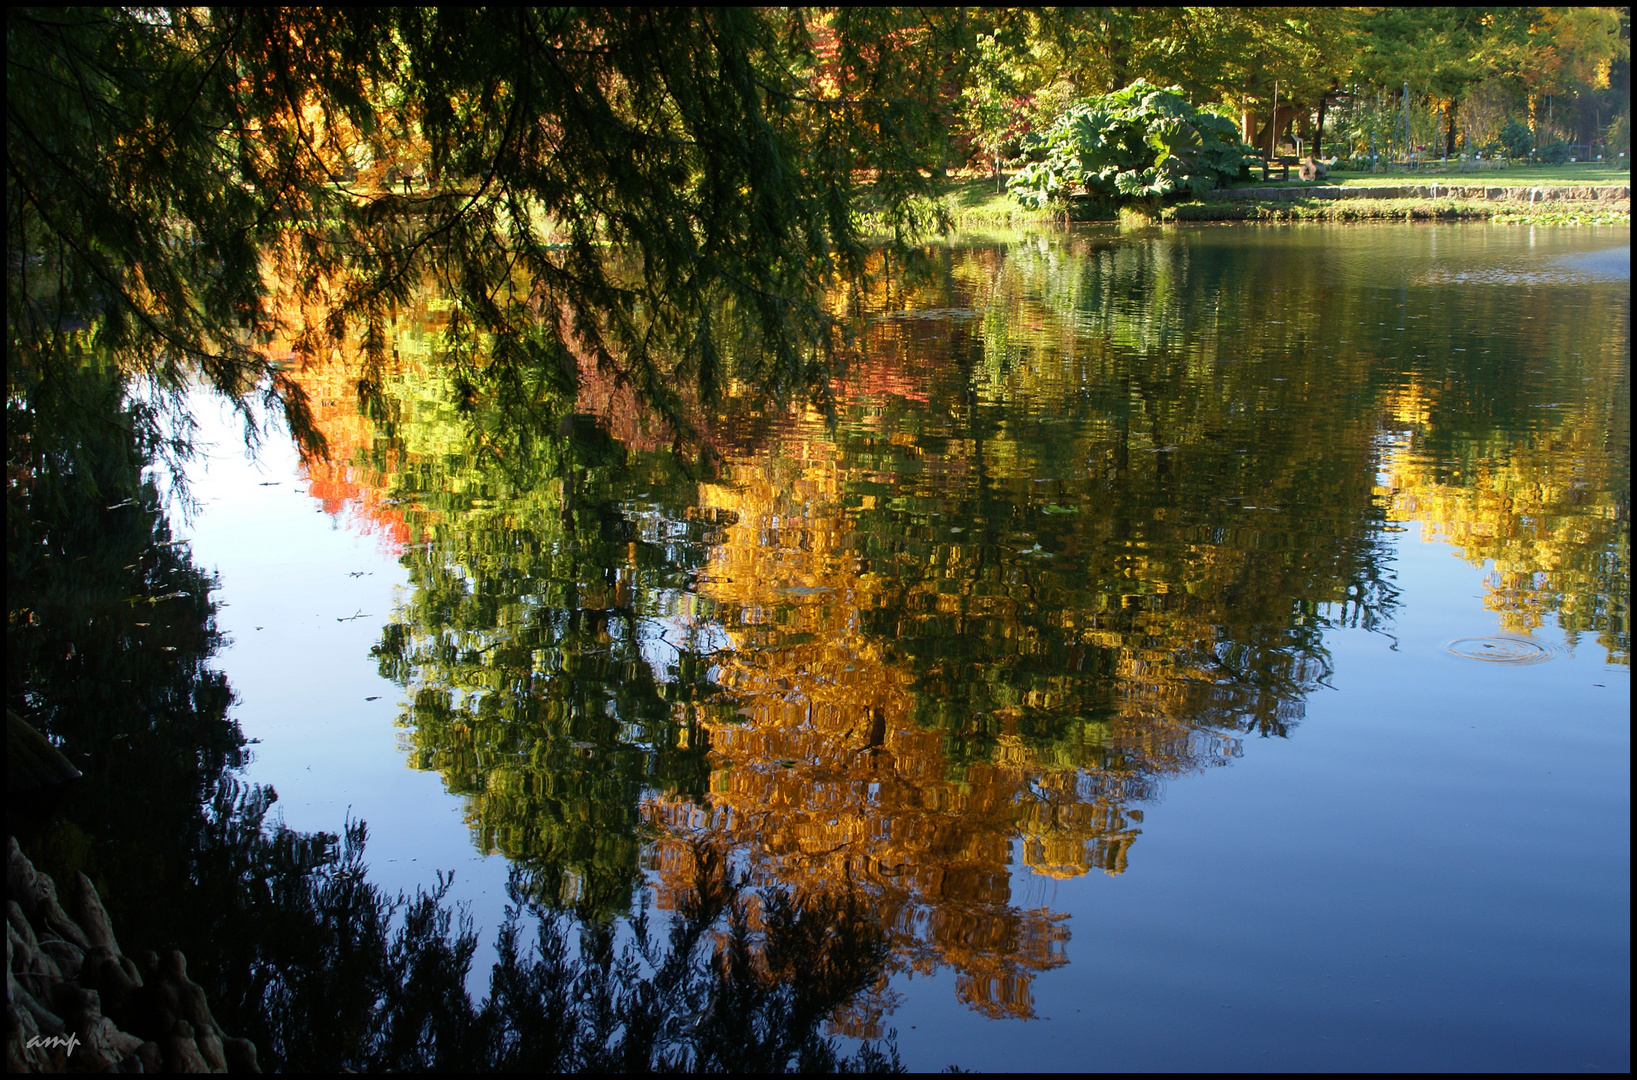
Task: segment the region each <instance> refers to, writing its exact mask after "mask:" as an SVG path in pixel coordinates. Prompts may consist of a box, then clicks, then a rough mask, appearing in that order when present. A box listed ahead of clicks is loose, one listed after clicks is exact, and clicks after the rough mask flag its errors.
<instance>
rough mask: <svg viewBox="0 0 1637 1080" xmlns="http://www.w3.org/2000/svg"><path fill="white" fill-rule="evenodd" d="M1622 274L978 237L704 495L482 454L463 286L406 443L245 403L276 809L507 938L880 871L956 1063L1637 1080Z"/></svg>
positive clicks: (717, 447)
mask: <svg viewBox="0 0 1637 1080" xmlns="http://www.w3.org/2000/svg"><path fill="white" fill-rule="evenodd" d="M1629 245H1630V235H1629V230H1625V229H1611V228H1581V229H1574V228H1564V229H1544V228H1519V227H1500V226H1488V225H1415V226H1411V225H1368V226H1366V225H1354V226H1343V227H1298V228H1288V229H1276V228H1242V227H1212V228H1197V229H1184V230H1167V231H1163V232H1162V231H1157V230H1156V231H1152V232H1124V233H1121V232H1116V231H1110V230H1097V229H1091V230H1085V231H1080V230H1075V231H1069V232H1061V233H1052V234H1047V235H1025V236H1011V237H1006V238H1000V239H991V240H964V241H956V242H953V243H951V244H949V245H946V246H941V247H936V248H929V249H928V250H927V251H926V252H925V253H924V255H925V258H924V260H923V262H921V263H920V264H917V265H916V266H915V267H913V272H912V273H910V274H909V275H908V276H906V277H904V278H902V279H899V280H895V281H892V282H891V283H887V282H884V281H883V282H881V283H877V284H876V285H874V286H871V287H869V288H866V289H864V290H862V291H860V292H858V293H857V294H855V295H851V296H844V297H839V296H838V297H837V298H836V308H837V310H838V311H843V312H844V313H845V314H846V315H847V317H848V318H849V319H850V322H851V325H852V326H853V327H854V329H855V337H854V339H853V343H852V347H851V362H850V364H849V367H848V370H847V372H846V374H845V377H844V378H842V379H841V380H839V381H838V383H837V384H836V386H835V395H834V397H835V400H834V411H833V417H832V418H827V417H826V416H825V415H824V414H823V413H822V412H821V411H820V410H818V409H816V408H813V407H809V406H805V405H800V404H797V405H792V406H791V407H789V408H787V409H783V410H779V409H763V408H756V407H754V406H752V405H744V406H742V407H740V406H737V405H735V404H734V403H733V402H732V401H731V400H730V403H729V404H728V405H727V406H724V408H723V411H722V412H721V414H720V415H717V416H715V417H714V418H708V419H710V420H711V422H710V423H709V424H708V425H707V428H708V439H709V442H710V445H711V447H712V449H713V453H714V454H715V458H714V460H710V461H705V462H698V461H694V462H686V461H679V460H677V459H676V458H675V457H674V456H673V455H671V454H670V453H669V452H668V451H667V450H666V449H665V444H666V443H667V440H666V439H665V438H664V437H663V434H662V433H656V432H655V431H654V430H650V428H651V425H650V426H648V427H645V425H644V423H643V420H642V418H641V417H640V416H633V415H632V414H631V411H630V410H629V409H628V408H626V407H625V406H624V405H623V404H622V401H621V398H620V396H619V394H618V392H617V391H616V392H611V393H610V394H608V395H605V396H604V398H603V399H601V400H600V401H597V402H592V403H591V406H588V407H594V408H600V409H602V410H603V411H604V413H605V419H606V420H607V421H608V423H609V424H610V425H611V426H612V428H613V429H614V430H615V432H616V433H618V434H620V435H622V436H624V437H625V443H624V444H623V445H622V444H621V443H619V442H615V441H612V440H610V439H609V438H608V437H607V436H606V435H604V434H601V433H600V431H599V429H598V428H597V425H596V424H594V423H592V422H591V421H590V420H582V421H579V422H574V423H565V424H562V425H559V426H557V427H554V428H552V429H551V431H550V432H549V433H547V434H543V435H538V436H537V437H532V438H526V439H525V438H521V437H519V436H517V434H516V432H515V431H513V430H511V429H510V428H508V427H507V426H506V422H505V418H504V417H498V416H494V417H487V418H486V417H485V415H484V414H483V413H482V408H481V407H480V408H479V410H478V413H479V415H478V418H477V419H478V426H479V428H480V429H481V430H482V432H483V434H482V436H481V437H478V438H474V437H473V435H472V433H471V428H470V426H469V424H468V421H467V418H465V417H463V416H461V415H459V414H457V412H456V410H455V409H454V407H453V406H452V405H451V404H450V400H451V394H450V385H449V376H448V374H447V373H446V372H445V371H444V369H443V368H441V367H440V365H439V364H438V363H437V356H438V353H439V349H440V328H441V327H442V326H443V325H444V324H445V323H446V321H447V306H446V305H440V303H439V302H438V300H437V298H435V297H431V298H427V299H426V300H425V301H423V302H422V303H420V304H419V305H418V306H417V307H416V308H415V310H413V311H412V312H406V313H401V315H400V318H399V321H398V322H397V324H396V325H395V326H394V327H393V335H394V336H393V346H394V354H395V357H396V362H395V363H394V364H393V366H392V367H391V369H390V370H389V371H388V372H387V374H386V378H385V381H384V401H385V406H384V407H382V408H377V409H376V410H375V411H374V413H373V417H372V416H368V415H363V414H361V413H360V410H359V407H358V403H357V401H356V398H355V396H354V394H353V392H352V390H351V386H352V381H351V380H352V378H353V376H352V375H351V374H350V369H349V368H347V367H346V366H345V365H344V364H341V363H339V362H336V363H318V362H315V361H310V360H309V361H307V362H305V363H298V364H297V365H296V366H295V367H294V368H293V369H292V373H293V374H294V375H295V376H296V378H297V380H298V381H299V382H300V383H301V384H302V385H303V386H304V387H305V388H306V389H307V390H308V392H309V394H310V395H311V397H312V399H313V401H314V404H315V407H316V408H317V411H318V415H319V419H320V424H321V427H322V428H323V430H324V431H325V433H326V436H327V437H328V439H329V442H330V447H331V450H332V457H331V460H330V461H329V462H327V463H320V464H315V465H312V466H304V465H303V464H302V463H301V462H300V461H299V460H298V458H297V456H296V454H295V452H294V450H293V449H292V448H290V447H288V446H286V445H277V444H276V441H269V443H268V444H267V445H266V446H265V447H264V448H263V450H262V452H261V453H260V455H259V457H258V458H257V459H256V460H255V461H249V460H247V459H246V457H245V455H244V453H243V451H242V449H241V447H242V440H241V439H240V437H239V434H238V431H237V428H236V427H235V426H234V425H233V424H232V423H229V422H228V421H227V420H226V419H225V418H221V417H218V416H217V412H216V409H215V406H213V405H209V404H208V403H204V402H201V408H200V412H201V415H202V416H203V417H204V419H205V425H206V428H207V434H209V435H211V436H212V437H213V438H214V439H215V441H216V442H217V443H218V450H217V451H216V453H215V454H214V456H213V457H212V458H211V460H210V461H209V463H208V468H205V467H201V468H200V469H199V470H197V472H196V474H195V475H194V476H193V477H192V480H193V490H194V494H195V495H196V496H198V497H199V499H200V501H201V506H202V509H201V510H200V512H199V513H198V514H196V515H195V516H194V518H193V519H192V520H191V522H190V523H189V525H188V526H187V527H186V529H185V530H184V534H185V535H187V536H188V537H189V538H190V539H191V545H192V551H193V558H194V560H195V561H196V562H197V563H198V564H199V565H200V566H202V567H204V568H206V569H210V568H214V569H215V570H216V571H217V572H218V573H219V575H220V581H221V585H220V590H219V592H218V593H217V594H216V595H217V597H218V599H219V600H220V601H222V602H224V604H225V606H224V608H223V609H222V610H221V612H220V614H219V616H218V621H219V624H220V626H221V628H222V629H223V630H225V631H226V633H227V634H228V635H229V637H230V639H231V644H230V645H228V646H227V647H226V648H224V649H223V650H222V651H221V652H220V653H219V654H218V656H217V659H216V662H215V663H216V666H217V667H218V668H220V669H221V671H223V672H224V673H225V675H226V677H227V681H228V683H229V684H230V685H231V687H232V688H233V690H234V692H235V693H236V695H237V704H236V706H235V708H234V711H233V715H234V716H235V717H236V718H237V720H238V721H239V723H240V725H241V726H242V727H243V729H244V732H245V734H246V735H247V736H250V737H251V738H252V739H254V740H258V742H257V743H256V745H255V746H254V747H253V750H254V760H253V761H252V762H251V764H250V765H249V766H248V767H247V769H246V770H245V775H246V776H247V777H248V778H249V779H251V780H254V781H256V782H261V783H268V784H272V785H273V786H274V787H275V788H276V789H277V791H278V793H279V795H280V801H279V803H278V806H279V807H281V808H282V812H283V815H284V819H285V821H286V823H287V824H289V825H291V826H293V827H295V828H298V829H303V830H320V829H322V830H328V831H331V832H334V831H337V830H338V829H340V827H341V825H342V823H343V821H344V820H346V819H347V818H348V817H349V816H351V817H353V818H361V819H363V820H365V821H367V822H368V824H369V827H370V841H369V848H368V862H369V865H370V868H371V876H372V878H373V879H374V880H376V881H378V882H379V883H381V884H383V885H384V886H386V887H388V888H390V889H394V890H395V889H399V888H413V887H415V886H417V885H427V884H429V883H431V882H432V881H433V877H434V871H437V870H451V869H452V870H454V871H455V885H454V887H453V889H452V890H451V892H450V894H449V895H450V898H451V899H455V900H459V901H462V902H464V903H465V904H466V905H467V906H468V910H469V911H470V912H471V914H472V916H473V918H474V920H475V921H476V923H477V925H478V927H479V929H480V933H481V934H482V936H483V937H484V938H485V939H490V938H492V935H493V931H494V928H495V927H496V925H498V923H499V921H500V918H501V914H502V909H503V905H504V902H505V897H504V883H505V881H506V878H507V874H508V872H509V871H510V869H511V868H512V867H514V866H516V867H519V868H521V869H522V871H523V873H524V876H525V879H526V881H527V882H528V883H529V885H528V887H529V889H530V890H531V892H532V893H533V894H534V895H535V896H537V897H539V898H541V899H542V901H543V902H546V903H548V904H556V905H577V906H579V907H581V908H582V909H589V910H596V911H601V912H604V913H608V914H615V915H617V914H619V913H623V912H625V911H627V910H630V909H631V908H632V906H633V905H641V904H644V903H646V904H650V905H652V906H653V907H654V908H655V909H656V910H658V911H661V912H663V911H665V910H668V909H669V907H670V906H671V904H672V902H673V899H674V897H675V896H676V895H677V893H678V891H679V890H685V889H686V888H687V887H688V885H689V866H690V864H689V861H688V860H687V859H686V858H684V857H683V854H684V853H685V852H686V851H687V850H688V846H689V845H690V844H692V843H698V842H705V843H709V844H712V845H715V846H717V847H719V848H721V849H723V850H725V851H727V852H728V853H730V856H731V858H732V860H733V862H734V864H735V865H736V866H738V867H740V868H741V869H742V870H743V872H744V873H745V874H747V875H748V876H749V878H750V879H751V880H752V881H754V882H755V883H757V884H773V885H782V886H785V887H788V888H790V889H792V890H794V891H796V892H797V893H798V894H801V893H803V892H811V891H815V890H817V891H823V890H831V889H843V890H851V891H853V892H854V893H855V894H857V895H860V896H862V897H864V898H866V900H867V901H868V904H869V906H870V908H871V910H872V911H874V912H875V913H876V914H877V916H878V917H879V919H880V921H881V923H882V926H883V927H884V929H885V932H886V933H887V935H888V938H889V942H890V945H891V957H890V960H889V962H888V966H889V971H888V973H887V975H886V976H885V977H884V979H883V981H882V982H881V983H880V984H879V985H878V986H877V987H876V988H875V989H874V990H873V991H871V992H870V993H868V994H866V995H865V996H864V997H862V998H860V999H858V1000H857V1001H855V1002H854V1003H853V1005H852V1006H851V1007H850V1008H849V1009H848V1010H847V1011H846V1012H845V1014H844V1015H842V1016H840V1017H839V1018H838V1019H837V1020H836V1022H835V1027H834V1030H836V1031H838V1032H839V1033H841V1034H843V1035H845V1036H849V1037H879V1036H880V1035H881V1034H883V1033H885V1032H888V1031H893V1030H895V1031H896V1033H897V1045H898V1047H899V1050H900V1053H901V1054H902V1055H903V1058H904V1061H905V1063H906V1064H907V1065H909V1066H910V1067H911V1068H913V1069H938V1068H942V1067H944V1066H946V1065H950V1064H957V1065H960V1066H961V1067H963V1068H976V1069H986V1070H1011V1069H1016V1068H1030V1069H1041V1070H1076V1071H1079V1070H1091V1069H1120V1070H1126V1069H1145V1070H1158V1069H1168V1070H1170V1069H1174V1070H1192V1069H1280V1070H1297V1069H1314V1070H1320V1069H1349V1070H1352V1069H1357V1070H1376V1069H1383V1070H1385V1069H1396V1070H1407V1069H1459V1070H1500V1069H1506V1070H1512V1069H1530V1070H1534V1069H1540V1070H1562V1071H1568V1070H1609V1071H1617V1072H1618V1071H1625V1070H1628V1069H1629V1068H1630V1026H1629V1025H1630V1019H1629V1011H1630V929H1629V928H1630V738H1629V735H1630V703H1631V684H1630V649H1631V633H1630V617H1631V615H1630V583H1631V561H1630V559H1631V546H1630V544H1631V518H1630V512H1631V430H1630V418H1631V414H1630V398H1631V385H1630V370H1631V368H1630V358H1631V315H1630V256H1629V250H1630V247H1629ZM213 418H214V419H213ZM485 425H487V426H485ZM485 947H486V948H487V947H488V946H487V945H486V946H485ZM492 956H493V954H492V951H491V952H487V953H480V954H479V965H478V967H479V968H480V969H481V970H480V971H479V972H478V973H477V974H479V975H481V976H483V977H484V978H485V979H486V977H487V964H488V962H489V960H491V959H492Z"/></svg>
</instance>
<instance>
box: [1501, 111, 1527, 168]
mask: <svg viewBox="0 0 1637 1080" xmlns="http://www.w3.org/2000/svg"><path fill="white" fill-rule="evenodd" d="M1500 142H1501V146H1503V147H1505V149H1506V156H1507V157H1509V158H1524V157H1528V156H1529V151H1531V150H1533V149H1534V148H1535V136H1534V134H1533V133H1532V132H1531V131H1530V130H1529V127H1528V125H1526V124H1520V123H1518V121H1517V118H1516V117H1511V116H1509V117H1507V118H1506V126H1505V127H1503V128H1501V135H1500Z"/></svg>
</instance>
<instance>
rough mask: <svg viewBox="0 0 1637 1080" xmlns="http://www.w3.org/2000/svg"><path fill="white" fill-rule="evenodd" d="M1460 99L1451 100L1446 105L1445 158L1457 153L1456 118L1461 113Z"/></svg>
mask: <svg viewBox="0 0 1637 1080" xmlns="http://www.w3.org/2000/svg"><path fill="white" fill-rule="evenodd" d="M1460 108H1461V101H1460V99H1459V98H1453V97H1452V98H1450V99H1449V101H1448V102H1447V103H1445V105H1444V157H1446V158H1447V157H1449V156H1450V155H1452V154H1454V153H1455V116H1456V114H1457V112H1459V111H1460Z"/></svg>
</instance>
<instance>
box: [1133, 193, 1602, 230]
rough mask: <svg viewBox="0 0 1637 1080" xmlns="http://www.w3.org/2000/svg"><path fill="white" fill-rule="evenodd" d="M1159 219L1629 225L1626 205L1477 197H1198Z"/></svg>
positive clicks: (1166, 211)
mask: <svg viewBox="0 0 1637 1080" xmlns="http://www.w3.org/2000/svg"><path fill="white" fill-rule="evenodd" d="M1158 220H1159V221H1161V222H1186V221H1259V222H1291V221H1323V222H1347V221H1491V222H1496V223H1500V224H1516V225H1630V224H1631V204H1630V203H1629V202H1621V203H1590V202H1587V203H1566V202H1554V203H1536V204H1535V205H1533V206H1531V205H1530V204H1529V203H1526V202H1498V201H1491V200H1477V199H1278V200H1268V201H1262V200H1256V201H1245V202H1225V201H1219V200H1210V201H1205V200H1198V201H1194V202H1185V203H1177V204H1175V205H1173V206H1167V207H1164V208H1163V209H1161V211H1160V213H1159V215H1158Z"/></svg>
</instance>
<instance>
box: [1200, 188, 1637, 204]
mask: <svg viewBox="0 0 1637 1080" xmlns="http://www.w3.org/2000/svg"><path fill="white" fill-rule="evenodd" d="M1206 197H1207V198H1213V199H1230V200H1241V199H1242V200H1263V199H1472V200H1480V199H1481V200H1489V201H1494V202H1524V203H1542V202H1619V201H1620V200H1622V199H1626V200H1629V199H1630V198H1631V185H1629V184H1595V185H1594V184H1584V185H1569V184H1564V185H1559V186H1543V187H1497V186H1495V185H1492V184H1491V185H1479V184H1391V185H1386V184H1384V185H1381V186H1373V187H1341V186H1340V185H1336V184H1329V185H1326V184H1319V185H1316V186H1312V187H1304V186H1301V185H1299V184H1291V185H1284V184H1281V185H1278V186H1271V185H1270V186H1268V187H1254V188H1224V189H1221V190H1218V191H1213V192H1211V193H1210V194H1209V195H1208V196H1206Z"/></svg>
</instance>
